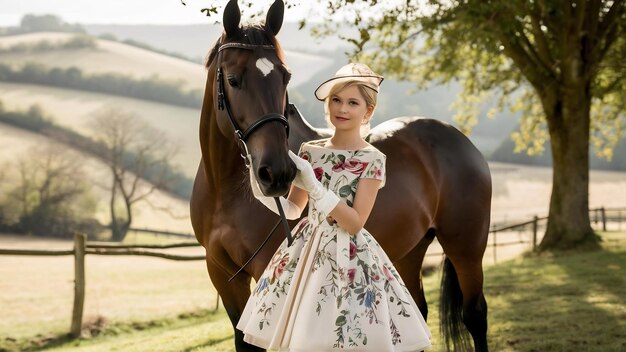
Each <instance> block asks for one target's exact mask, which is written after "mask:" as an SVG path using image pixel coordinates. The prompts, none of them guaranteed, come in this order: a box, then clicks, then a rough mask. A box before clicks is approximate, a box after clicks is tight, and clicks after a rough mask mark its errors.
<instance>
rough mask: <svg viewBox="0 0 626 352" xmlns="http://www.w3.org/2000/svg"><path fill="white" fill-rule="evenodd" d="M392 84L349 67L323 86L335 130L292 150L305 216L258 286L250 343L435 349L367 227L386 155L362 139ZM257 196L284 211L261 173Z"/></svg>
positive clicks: (244, 327)
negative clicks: (265, 188)
mask: <svg viewBox="0 0 626 352" xmlns="http://www.w3.org/2000/svg"><path fill="white" fill-rule="evenodd" d="M382 80H383V78H382V77H381V76H380V75H377V74H376V73H374V72H373V71H372V70H371V69H370V68H369V67H367V66H366V65H364V64H358V63H354V64H349V65H346V66H344V67H342V68H341V69H339V71H337V73H336V74H335V76H333V77H332V78H330V79H329V80H327V81H325V82H323V83H322V84H321V85H320V86H319V87H318V88H317V90H316V91H315V96H316V97H317V98H318V99H319V100H322V101H324V103H325V111H326V115H327V116H326V117H327V120H328V121H329V123H330V124H331V125H332V127H333V128H334V130H335V131H334V134H333V136H332V137H330V138H327V139H321V140H315V141H310V142H306V143H304V144H303V145H302V146H301V148H300V151H299V153H298V154H299V155H298V156H296V155H295V154H293V153H291V154H290V155H291V157H292V160H293V161H294V163H295V164H296V166H297V168H298V174H297V176H296V179H295V180H294V182H293V185H292V187H291V190H290V192H289V195H288V197H287V198H281V199H280V201H281V203H282V205H283V208H284V209H285V213H286V215H287V217H288V218H290V219H296V218H299V217H300V215H301V213H302V209H304V207H305V206H306V205H307V202H308V204H309V212H308V214H307V216H306V217H304V218H303V219H302V220H300V222H299V223H298V224H297V225H296V226H295V227H294V230H293V238H294V242H293V244H292V245H291V246H289V247H288V246H287V243H286V241H285V242H283V244H282V245H281V246H280V247H279V249H278V250H277V251H276V253H275V254H274V256H273V258H272V259H271V261H270V263H269V264H268V266H267V268H266V269H265V272H264V273H263V275H262V276H261V278H260V279H259V281H258V282H257V286H256V288H255V290H254V291H253V293H252V295H251V296H250V299H249V301H248V303H247V305H246V307H245V309H244V312H243V313H242V316H241V319H240V320H239V323H238V324H237V328H238V329H239V330H241V331H243V333H244V340H245V341H246V342H248V343H251V344H254V345H257V346H259V347H262V348H266V349H274V350H281V351H283V350H284V351H336V350H355V351H421V350H424V349H426V348H428V347H430V332H429V330H428V327H427V326H426V323H425V321H424V319H423V317H422V315H421V313H420V311H419V310H418V308H417V305H416V304H415V302H414V301H413V299H412V298H411V295H410V294H409V292H408V290H407V289H406V287H405V286H404V283H403V282H402V279H401V278H400V276H399V275H398V273H397V272H396V270H395V268H394V267H393V265H392V263H391V261H390V260H389V258H388V257H387V255H386V254H385V252H384V251H383V250H382V248H381V247H380V246H379V244H378V243H377V242H376V240H375V239H374V237H373V236H372V235H371V234H370V233H369V232H367V230H365V229H364V228H363V226H364V224H365V222H366V221H367V218H368V217H369V215H370V212H371V210H372V208H373V206H374V202H375V200H376V195H377V193H378V190H379V189H380V188H382V187H383V186H384V183H385V155H384V154H383V153H381V152H380V151H379V150H378V149H376V148H375V147H374V146H372V145H370V144H369V143H367V142H366V141H365V140H364V139H363V135H364V132H365V131H367V130H369V122H370V120H371V118H372V116H373V114H374V110H375V108H376V102H377V96H378V90H379V87H380V83H381V82H382ZM250 181H251V185H252V190H253V193H254V195H255V197H256V198H257V199H258V200H259V201H261V202H262V203H263V204H264V205H265V206H266V207H268V208H269V209H271V210H273V211H274V212H276V213H277V209H276V204H275V202H274V200H273V199H272V198H268V197H265V196H264V195H263V194H262V193H261V191H260V189H259V188H258V184H257V181H256V179H255V178H254V175H252V174H251V179H250Z"/></svg>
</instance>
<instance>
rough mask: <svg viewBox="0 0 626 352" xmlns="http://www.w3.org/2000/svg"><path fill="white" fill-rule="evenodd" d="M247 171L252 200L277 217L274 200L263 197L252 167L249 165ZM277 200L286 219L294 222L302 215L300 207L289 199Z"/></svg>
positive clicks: (280, 198)
mask: <svg viewBox="0 0 626 352" xmlns="http://www.w3.org/2000/svg"><path fill="white" fill-rule="evenodd" d="M249 157H250V156H248V158H249ZM249 170H250V187H251V188H252V194H253V195H254V198H256V199H258V200H259V202H261V204H263V205H265V207H266V208H267V209H269V210H271V211H273V212H274V213H275V214H277V215H280V213H279V212H278V207H277V206H276V201H275V200H274V198H273V197H267V196H265V195H264V194H263V192H262V191H261V188H260V187H259V183H258V182H257V180H256V177H254V172H253V170H252V165H250V168H249ZM278 199H279V200H280V204H281V205H282V207H283V211H284V212H285V217H286V218H287V219H289V220H294V219H298V218H300V215H301V214H302V209H300V207H298V206H297V205H296V204H295V203H293V202H292V201H290V200H289V199H286V198H285V197H279V198H278Z"/></svg>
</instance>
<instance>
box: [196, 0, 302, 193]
mask: <svg viewBox="0 0 626 352" xmlns="http://www.w3.org/2000/svg"><path fill="white" fill-rule="evenodd" d="M283 14H284V4H283V2H282V0H276V1H275V2H274V3H273V4H272V6H271V8H270V10H269V12H268V13H267V18H266V21H265V25H264V26H248V27H246V28H240V26H239V22H240V19H241V14H240V10H239V6H238V5H237V1H236V0H231V1H230V2H229V3H228V5H227V6H226V8H225V10H224V18H223V21H224V34H223V35H222V37H221V38H220V39H219V40H218V43H217V45H216V46H215V48H214V49H213V50H212V52H211V55H210V56H209V60H208V63H207V65H208V68H209V72H210V73H209V77H212V76H213V74H214V77H215V80H214V81H213V96H214V97H213V104H214V106H215V107H216V119H217V124H218V126H219V129H220V131H221V133H222V134H223V135H224V136H226V137H227V138H228V139H232V140H233V142H234V143H237V144H238V145H239V147H240V149H241V153H242V155H246V154H249V155H250V157H251V158H250V159H251V165H250V167H251V168H253V172H254V173H255V175H256V177H257V180H258V181H259V186H260V188H261V190H262V191H263V193H265V195H267V196H278V195H283V194H285V193H286V192H287V191H288V190H289V184H290V183H291V181H292V180H293V178H294V177H295V174H296V167H295V165H294V163H293V162H292V161H291V159H290V158H289V155H288V150H289V149H288V143H287V137H288V133H289V129H288V128H289V126H288V124H287V119H286V117H285V116H286V114H285V109H286V107H287V83H288V82H289V78H290V76H291V74H290V73H289V71H288V70H287V68H286V67H285V64H284V62H283V57H282V50H281V48H280V46H279V44H278V42H277V41H276V38H275V36H276V34H277V33H278V31H279V30H280V27H281V26H282V22H283ZM208 91H209V90H207V92H208ZM242 163H243V161H242Z"/></svg>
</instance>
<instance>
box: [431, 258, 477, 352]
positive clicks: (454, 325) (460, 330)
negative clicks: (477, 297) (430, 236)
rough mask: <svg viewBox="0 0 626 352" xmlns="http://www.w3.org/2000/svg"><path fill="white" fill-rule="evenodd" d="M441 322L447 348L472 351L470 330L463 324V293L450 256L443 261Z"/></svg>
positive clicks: (440, 305)
mask: <svg viewBox="0 0 626 352" xmlns="http://www.w3.org/2000/svg"><path fill="white" fill-rule="evenodd" d="M439 324H440V327H441V335H442V337H443V342H444V344H445V346H446V349H447V350H448V351H450V347H451V346H453V347H454V351H471V346H472V345H471V343H470V336H469V332H468V331H467V329H466V328H465V325H464V324H463V293H462V292H461V286H460V285H459V279H458V277H457V274H456V270H455V269H454V265H452V262H451V261H450V259H448V257H446V258H445V260H444V262H443V275H442V277H441V292H440V304H439Z"/></svg>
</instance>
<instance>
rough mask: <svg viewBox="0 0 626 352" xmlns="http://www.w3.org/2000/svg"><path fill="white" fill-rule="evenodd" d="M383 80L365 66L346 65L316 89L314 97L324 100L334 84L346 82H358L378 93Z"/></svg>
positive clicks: (359, 64) (356, 64)
mask: <svg viewBox="0 0 626 352" xmlns="http://www.w3.org/2000/svg"><path fill="white" fill-rule="evenodd" d="M383 79H384V78H383V76H381V75H378V74H376V73H375V72H374V71H372V69H370V68H369V67H368V66H367V65H365V64H361V63H352V64H347V65H345V66H343V67H342V68H340V69H339V71H337V73H335V75H334V76H333V77H332V78H331V79H329V80H327V81H325V82H324V83H322V84H320V86H319V87H317V89H316V90H315V97H316V98H317V99H319V100H324V99H326V98H327V97H328V95H329V94H330V91H331V89H332V88H333V86H334V85H335V84H337V83H342V82H347V81H360V82H362V83H363V85H364V86H365V87H367V88H370V89H373V90H375V91H376V93H378V87H379V86H380V84H381V83H382V82H383Z"/></svg>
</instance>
